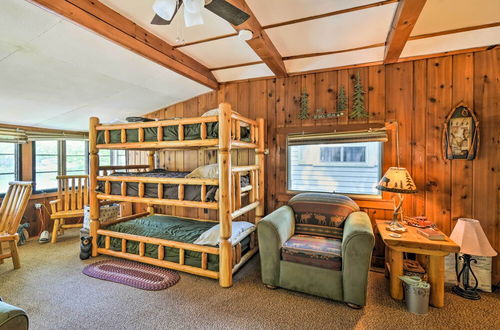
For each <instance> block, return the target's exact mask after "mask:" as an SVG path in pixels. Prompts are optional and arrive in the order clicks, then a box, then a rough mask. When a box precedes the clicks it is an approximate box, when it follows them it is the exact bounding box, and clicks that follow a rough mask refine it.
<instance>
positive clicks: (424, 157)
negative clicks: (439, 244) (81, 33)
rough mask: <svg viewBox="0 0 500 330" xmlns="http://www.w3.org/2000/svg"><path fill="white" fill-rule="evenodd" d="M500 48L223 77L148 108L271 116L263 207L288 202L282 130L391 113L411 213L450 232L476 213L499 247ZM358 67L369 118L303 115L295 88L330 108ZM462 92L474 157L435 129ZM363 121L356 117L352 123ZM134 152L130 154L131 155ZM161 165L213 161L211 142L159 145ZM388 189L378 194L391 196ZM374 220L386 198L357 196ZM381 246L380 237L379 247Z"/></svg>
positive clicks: (375, 119) (392, 160) (161, 113)
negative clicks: (207, 148)
mask: <svg viewBox="0 0 500 330" xmlns="http://www.w3.org/2000/svg"><path fill="white" fill-rule="evenodd" d="M499 62H500V49H498V48H496V49H492V50H488V51H482V52H476V53H465V54H459V55H453V56H443V57H436V58H429V59H423V60H417V61H412V62H404V63H396V64H391V65H385V66H383V65H380V66H371V67H364V68H354V69H346V70H339V71H331V72H322V73H315V74H304V75H300V76H292V77H289V78H284V79H263V80H253V81H245V82H235V83H228V84H224V85H222V86H221V87H220V89H219V90H218V91H215V92H212V93H208V94H205V95H201V96H199V97H197V98H194V99H191V100H188V101H186V102H183V103H180V104H176V105H174V106H170V107H168V108H166V109H161V110H158V111H156V112H154V113H151V114H149V115H150V116H151V117H155V118H171V117H183V116H185V117H191V116H197V115H201V114H202V113H203V112H205V111H206V110H209V109H212V108H215V107H217V105H218V103H219V102H222V101H226V102H229V103H231V105H232V106H233V108H234V109H236V110H237V111H239V112H240V113H241V114H243V115H245V116H249V117H251V118H256V117H264V118H266V120H267V138H266V139H267V147H268V148H269V151H270V153H269V155H268V156H267V160H266V193H267V198H266V212H267V213H269V212H271V211H272V210H274V209H275V208H277V207H278V206H279V205H281V204H282V203H284V202H285V201H286V200H287V198H288V197H289V196H288V195H287V193H286V150H285V138H286V133H287V132H288V131H290V130H299V131H304V132H308V131H311V130H313V129H315V128H314V127H316V126H322V127H324V126H329V127H331V129H332V130H334V129H336V128H337V129H339V128H342V127H343V128H346V127H347V128H348V127H351V126H352V127H354V125H358V124H363V123H365V124H373V125H375V124H377V123H386V122H391V121H397V122H398V125H399V139H400V148H399V152H400V163H401V166H404V167H406V168H408V169H409V170H410V173H411V174H412V176H413V178H414V180H415V183H416V185H417V188H418V193H417V194H416V195H414V196H411V197H409V198H407V199H406V201H405V210H406V211H405V212H406V214H409V215H427V216H428V217H429V218H430V219H431V220H432V221H434V222H436V223H437V224H438V226H439V227H440V228H441V229H442V230H443V231H444V232H446V233H447V234H449V233H450V232H451V230H452V229H453V226H454V224H455V222H456V220H457V219H458V218H459V217H473V218H476V219H478V220H480V221H481V224H482V227H483V229H484V230H485V232H486V233H487V236H488V238H489V240H490V243H491V244H492V245H493V246H494V248H495V249H496V250H497V251H500V206H499V204H500V173H499V172H500V137H499V134H500V107H499V103H500V93H499V91H500V72H499ZM358 73H359V75H360V76H361V80H362V84H363V86H364V90H365V92H366V94H365V102H366V108H367V109H368V110H369V112H370V118H369V119H367V120H361V121H360V120H351V119H349V118H348V116H344V117H340V118H338V119H324V120H318V121H316V120H303V121H301V120H299V119H298V118H297V114H298V111H299V102H298V100H299V97H300V93H301V91H303V90H305V91H306V92H307V93H308V94H309V107H310V112H313V111H315V109H317V108H325V109H326V110H327V111H329V112H331V111H334V110H335V103H336V95H337V92H338V89H339V86H341V85H343V86H344V87H345V89H346V92H347V95H349V109H350V108H351V105H352V104H351V102H352V101H351V96H352V91H353V81H352V80H353V78H354V76H355V75H356V74H358ZM460 101H464V102H465V103H466V104H467V105H469V106H470V107H471V108H472V109H473V110H474V111H475V112H476V114H477V116H478V118H479V121H480V130H481V146H480V151H479V155H478V157H477V159H476V160H474V161H467V160H453V161H450V160H446V159H443V157H442V152H441V132H442V127H443V123H444V119H445V117H446V115H447V114H448V112H449V111H450V109H451V108H452V107H453V106H454V105H456V104H457V103H459V102H460ZM358 126H359V125H358ZM391 137H392V139H391V141H389V142H388V143H386V144H385V146H384V169H387V168H388V167H389V166H395V165H396V163H397V161H396V147H395V143H394V134H391ZM251 153H252V152H248V151H245V152H241V153H240V154H238V155H237V156H235V157H237V158H238V159H239V160H240V161H241V162H245V161H248V159H249V158H250V159H252V157H251ZM133 157H135V156H133ZM159 158H160V162H159V165H160V166H161V167H164V168H167V169H172V170H192V169H193V168H195V167H196V166H198V165H202V164H205V163H213V162H215V161H216V158H215V154H214V152H213V151H212V152H203V151H200V152H199V151H188V152H182V151H165V152H162V153H161V155H160V157H159ZM389 198H390V195H384V199H389ZM359 202H360V204H362V205H363V206H364V207H365V209H366V210H367V212H368V213H369V214H370V217H371V218H372V220H374V219H375V218H384V217H387V216H389V215H390V213H391V212H390V211H386V210H385V209H387V205H388V203H384V202H378V203H377V202H371V201H359ZM172 211H173V212H181V213H178V214H184V215H186V216H192V215H196V213H198V215H200V216H203V214H200V213H202V211H199V212H198V211H196V210H172ZM378 248H380V247H378ZM497 260H498V258H495V260H494V265H493V268H494V269H493V273H494V281H495V282H497V281H499V280H500V263H499V262H498V261H497Z"/></svg>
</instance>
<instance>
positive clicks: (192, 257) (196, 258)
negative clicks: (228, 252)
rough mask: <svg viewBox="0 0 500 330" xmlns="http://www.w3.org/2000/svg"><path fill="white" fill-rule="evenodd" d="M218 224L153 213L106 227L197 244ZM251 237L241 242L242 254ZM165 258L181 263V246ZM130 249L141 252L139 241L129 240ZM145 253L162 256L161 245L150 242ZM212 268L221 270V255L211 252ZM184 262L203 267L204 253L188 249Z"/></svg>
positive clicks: (115, 246)
mask: <svg viewBox="0 0 500 330" xmlns="http://www.w3.org/2000/svg"><path fill="white" fill-rule="evenodd" d="M216 224H217V223H215V222H204V221H196V220H190V219H185V218H178V217H174V216H165V215H152V216H146V217H143V218H139V219H134V220H129V221H124V222H120V223H117V224H114V225H111V226H108V227H106V228H105V229H106V230H112V231H116V232H121V233H127V234H133V235H140V236H148V237H155V238H161V239H166V240H170V241H176V242H184V243H193V242H194V241H195V240H196V239H197V238H198V237H199V236H200V235H201V234H202V233H204V232H205V231H207V230H209V229H210V228H212V227H213V226H215V225H216ZM249 244H250V237H246V238H245V239H244V240H243V241H242V242H241V249H242V253H243V252H246V251H247V250H248V248H249ZM98 245H99V247H104V237H102V236H100V237H99V239H98ZM111 249H112V250H115V251H121V239H118V238H111ZM164 249H165V254H164V255H165V258H164V259H165V260H168V261H172V262H179V249H175V248H169V247H165V248H164ZM127 252H128V253H133V254H139V243H138V242H132V241H127ZM144 255H145V256H147V257H151V258H158V247H157V245H153V244H146V245H145V251H144ZM207 261H208V269H209V270H213V271H218V270H219V256H217V255H213V254H209V255H208V258H207ZM184 263H185V264H186V265H189V266H194V267H201V252H194V251H188V250H186V251H185V255H184Z"/></svg>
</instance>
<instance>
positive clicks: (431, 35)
mask: <svg viewBox="0 0 500 330" xmlns="http://www.w3.org/2000/svg"><path fill="white" fill-rule="evenodd" d="M497 26H500V22H495V23H489V24H482V25H475V26H467V27H463V28H458V29H452V30H445V31H439V32H433V33H426V34H419V35H416V36H410V37H409V38H408V40H418V39H425V38H432V37H439V36H443V35H447V34H454V33H461V32H468V31H475V30H481V29H488V28H492V27H497Z"/></svg>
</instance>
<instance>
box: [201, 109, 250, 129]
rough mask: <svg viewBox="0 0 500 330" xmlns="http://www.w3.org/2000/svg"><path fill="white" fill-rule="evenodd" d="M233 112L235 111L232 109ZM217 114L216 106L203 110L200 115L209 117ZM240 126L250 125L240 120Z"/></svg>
mask: <svg viewBox="0 0 500 330" xmlns="http://www.w3.org/2000/svg"><path fill="white" fill-rule="evenodd" d="M233 112H236V111H233ZM236 113H237V112H236ZM218 115H219V109H218V108H216V109H212V110H208V111H207V112H205V113H204V114H202V115H201V116H202V117H211V116H218ZM240 126H241V127H248V126H250V125H248V124H247V123H244V122H240Z"/></svg>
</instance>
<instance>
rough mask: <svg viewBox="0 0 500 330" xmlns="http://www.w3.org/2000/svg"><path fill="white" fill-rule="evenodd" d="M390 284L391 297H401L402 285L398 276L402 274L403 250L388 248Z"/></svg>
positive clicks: (400, 298) (399, 298)
mask: <svg viewBox="0 0 500 330" xmlns="http://www.w3.org/2000/svg"><path fill="white" fill-rule="evenodd" d="M390 250H391V251H390V255H391V259H390V268H391V275H390V285H391V297H392V298H394V299H397V300H402V299H403V285H402V283H401V280H400V279H399V276H401V275H403V252H401V251H396V250H393V249H390Z"/></svg>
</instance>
